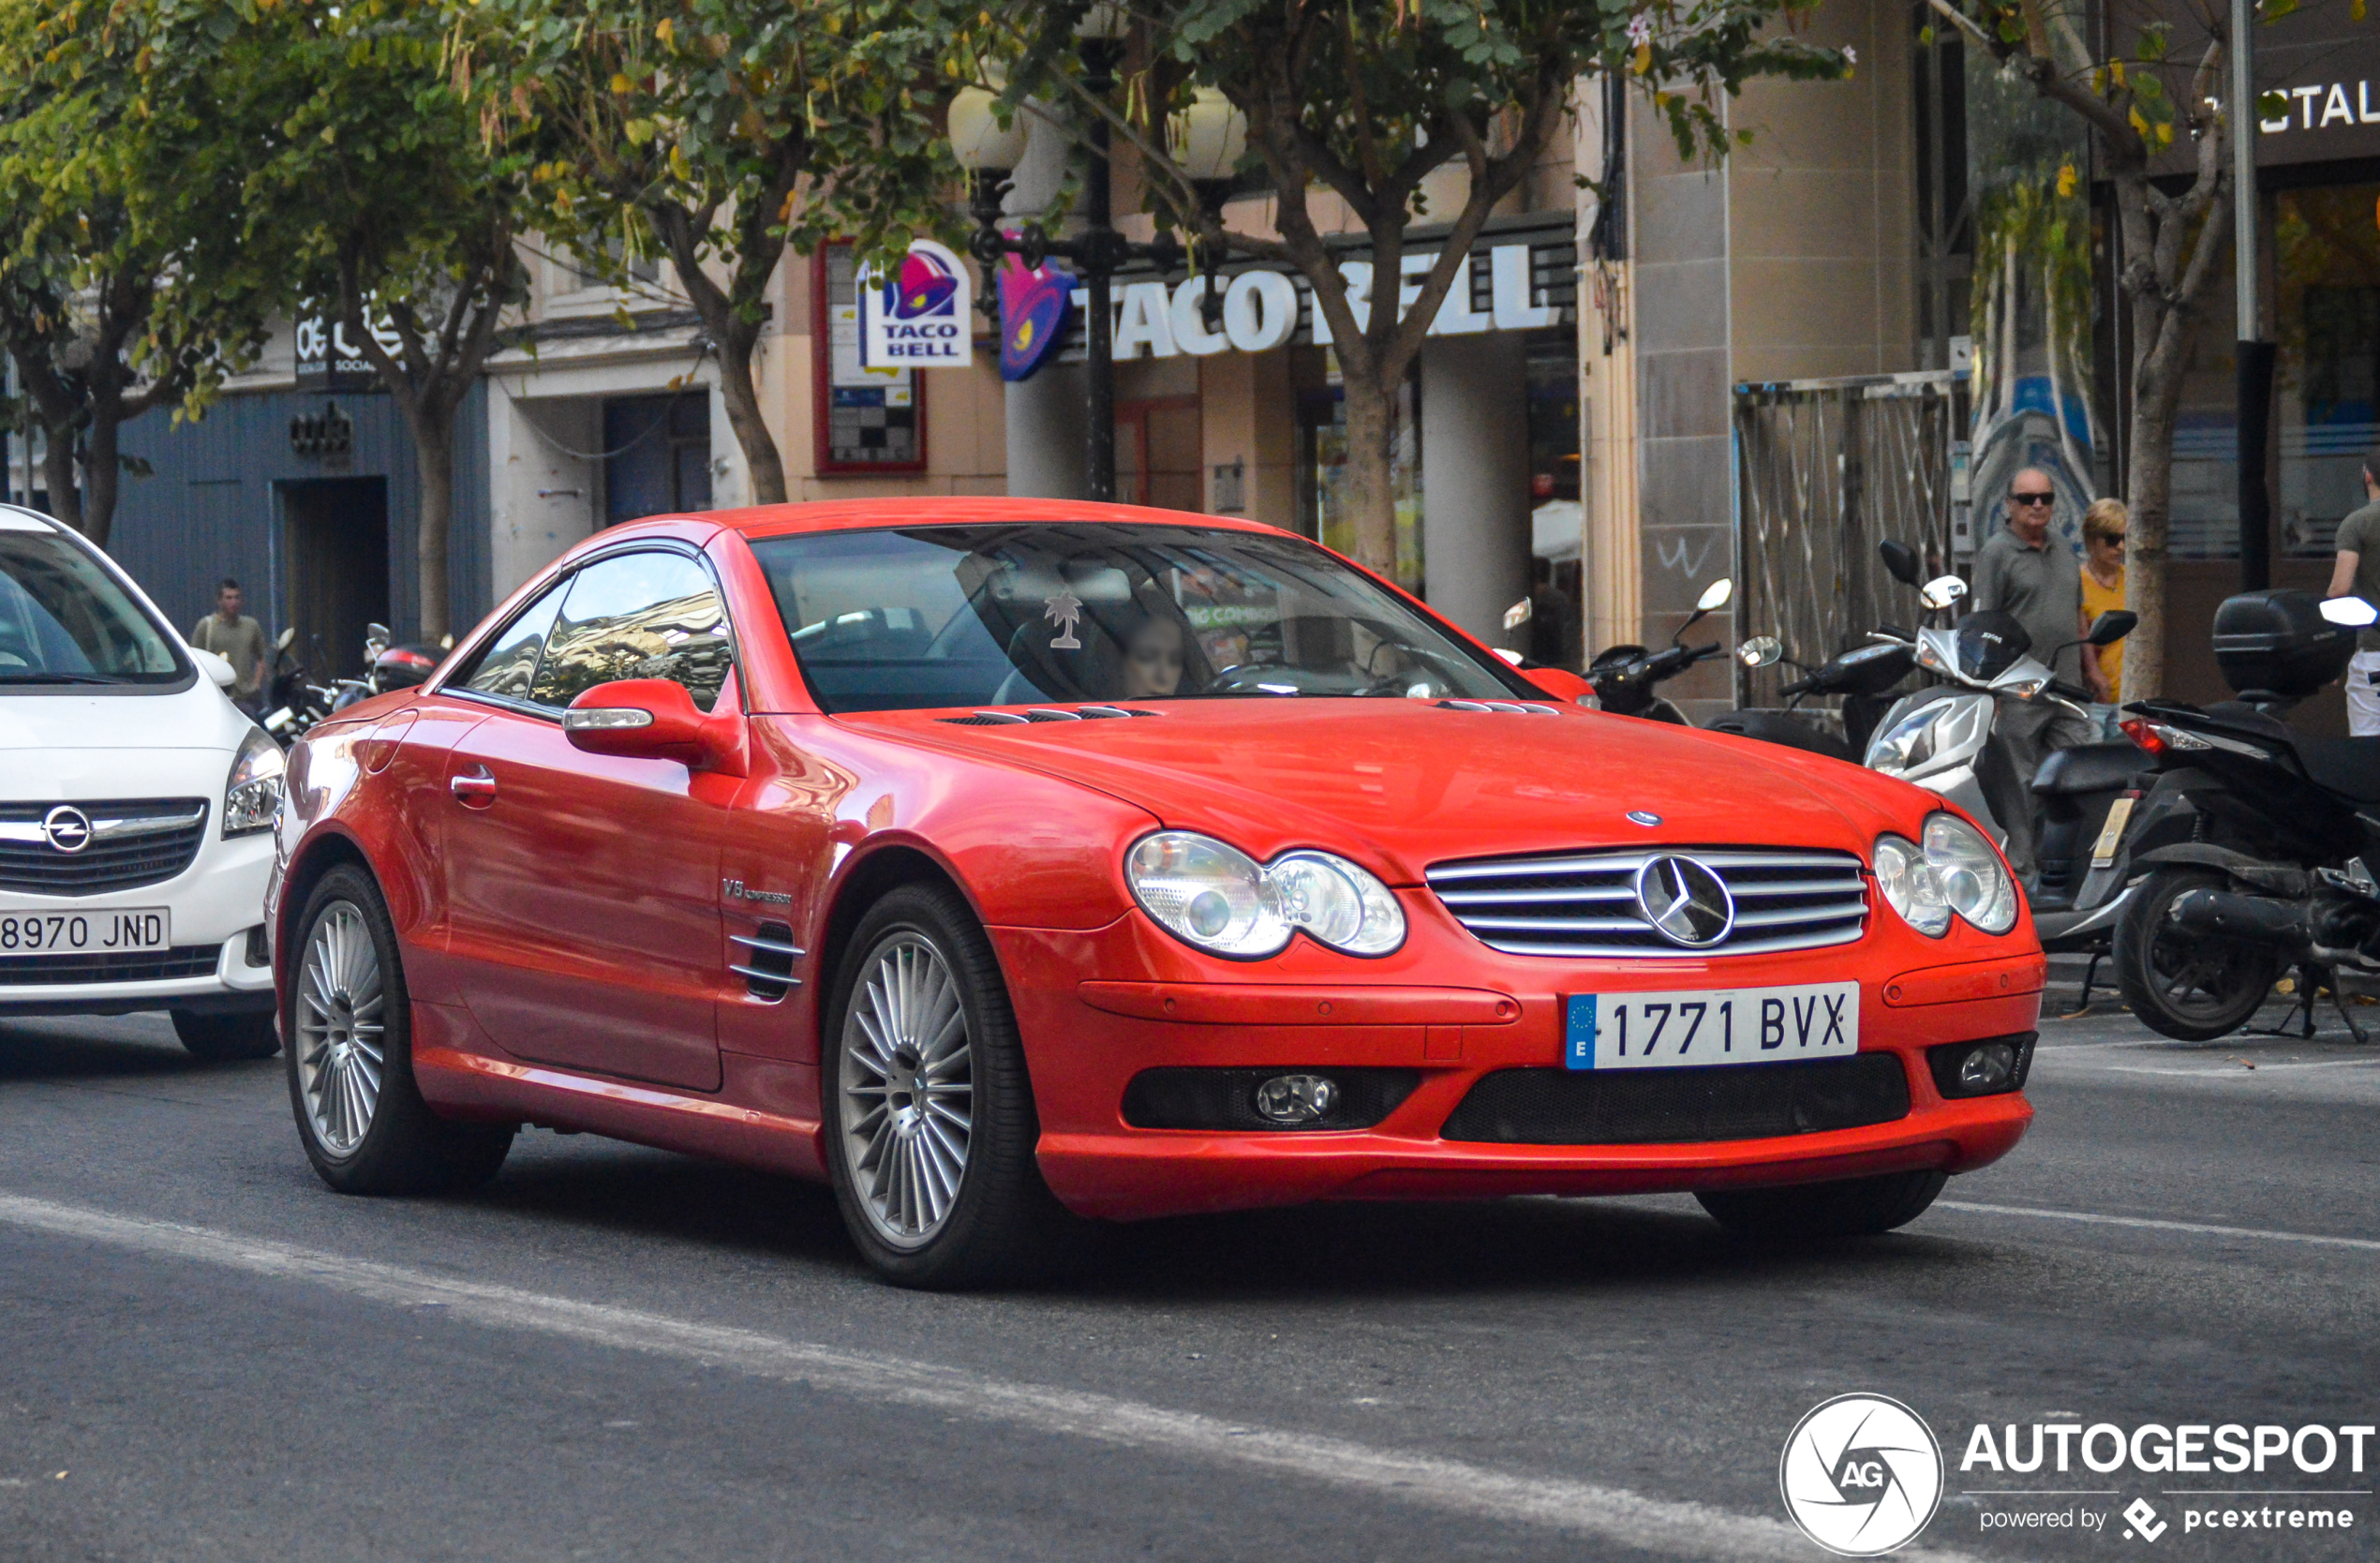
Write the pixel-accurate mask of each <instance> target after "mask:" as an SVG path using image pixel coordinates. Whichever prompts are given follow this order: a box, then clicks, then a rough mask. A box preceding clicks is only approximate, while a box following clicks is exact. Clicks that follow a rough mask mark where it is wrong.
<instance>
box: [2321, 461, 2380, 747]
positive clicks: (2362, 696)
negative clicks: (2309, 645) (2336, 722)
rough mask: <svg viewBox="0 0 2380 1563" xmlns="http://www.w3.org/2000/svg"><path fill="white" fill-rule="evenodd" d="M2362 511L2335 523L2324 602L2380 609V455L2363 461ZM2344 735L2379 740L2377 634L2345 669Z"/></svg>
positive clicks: (2366, 635) (2366, 634) (2367, 636)
mask: <svg viewBox="0 0 2380 1563" xmlns="http://www.w3.org/2000/svg"><path fill="white" fill-rule="evenodd" d="M2363 498H2364V504H2363V508H2361V509H2360V510H2357V511H2354V512H2351V513H2350V514H2348V516H2347V518H2346V519H2345V520H2344V521H2342V522H2340V523H2339V558H2338V561H2337V562H2336V563H2335V564H2333V565H2332V566H2331V568H2330V588H2329V589H2328V590H2327V591H2325V592H2324V593H2323V595H2324V596H2325V597H2360V598H2362V599H2363V600H2364V601H2365V602H2367V603H2372V604H2373V606H2375V607H2380V451H2373V453H2372V454H2370V455H2367V456H2365V457H2364V458H2363ZM2347 731H2348V732H2350V733H2352V734H2354V735H2355V736H2356V737H2358V738H2369V737H2375V736H2380V630H2365V631H2363V632H2362V633H2360V634H2359V635H2358V636H2357V637H2356V655H2355V661H2353V662H2349V663H2348V664H2347Z"/></svg>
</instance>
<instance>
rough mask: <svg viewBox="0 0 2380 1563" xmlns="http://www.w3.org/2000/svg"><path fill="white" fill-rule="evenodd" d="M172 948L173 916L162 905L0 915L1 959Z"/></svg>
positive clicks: (106, 953)
mask: <svg viewBox="0 0 2380 1563" xmlns="http://www.w3.org/2000/svg"><path fill="white" fill-rule="evenodd" d="M172 943H173V917H172V915H171V913H170V912H168V911H167V909H166V908H164V907H162V906H120V907H111V908H110V909H108V910H107V911H105V912H0V955H113V954H116V953H117V952H118V951H121V950H161V949H165V948H167V947H168V946H170V945H171V944H172Z"/></svg>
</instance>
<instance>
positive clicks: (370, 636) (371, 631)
mask: <svg viewBox="0 0 2380 1563" xmlns="http://www.w3.org/2000/svg"><path fill="white" fill-rule="evenodd" d="M391 633H392V632H391V631H390V629H389V627H388V626H387V625H385V624H366V625H364V639H365V640H377V641H379V642H380V643H381V644H382V645H384V646H385V645H386V644H388V641H389V639H390V637H391Z"/></svg>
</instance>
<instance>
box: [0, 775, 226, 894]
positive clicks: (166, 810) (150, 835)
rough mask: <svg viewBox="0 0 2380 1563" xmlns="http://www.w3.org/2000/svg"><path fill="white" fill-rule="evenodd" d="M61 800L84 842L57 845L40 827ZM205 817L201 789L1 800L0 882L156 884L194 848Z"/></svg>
mask: <svg viewBox="0 0 2380 1563" xmlns="http://www.w3.org/2000/svg"><path fill="white" fill-rule="evenodd" d="M60 808H64V809H66V810H68V811H72V812H73V813H74V814H75V815H76V816H77V817H78V819H79V820H80V821H81V827H82V829H81V834H82V837H83V838H84V839H85V844H83V845H82V847H81V848H80V849H78V850H76V851H73V852H65V851H61V850H60V849H59V848H58V847H57V846H56V845H55V844H53V843H52V840H51V838H50V834H49V832H47V831H46V830H45V829H44V828H43V825H42V822H43V820H45V819H46V818H48V817H49V816H50V814H51V813H52V812H53V811H57V810H58V809H60ZM206 822H207V802H206V799H204V798H202V797H172V798H140V799H133V800H118V801H111V802H102V803H82V802H76V803H70V804H65V805H59V804H52V803H0V890H22V891H26V892H29V893H31V894H34V895H42V896H96V895H102V894H105V893H106V892H108V891H111V890H131V889H137V888H139V887H140V886H143V885H158V884H162V883H163V882H165V881H166V880H169V879H171V878H172V877H173V876H174V875H176V874H178V873H180V872H181V871H183V870H185V869H186V868H188V867H189V866H190V862H191V860H192V859H193V858H195V857H197V856H198V855H199V844H200V842H201V840H203V839H204V837H205V835H206Z"/></svg>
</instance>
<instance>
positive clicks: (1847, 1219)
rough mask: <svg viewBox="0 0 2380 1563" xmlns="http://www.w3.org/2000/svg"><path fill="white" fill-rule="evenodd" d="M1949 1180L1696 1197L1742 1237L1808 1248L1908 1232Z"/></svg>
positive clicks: (1911, 1178) (1927, 1176) (1905, 1178)
mask: <svg viewBox="0 0 2380 1563" xmlns="http://www.w3.org/2000/svg"><path fill="white" fill-rule="evenodd" d="M1949 1181H1950V1179H1949V1175H1948V1174H1947V1173H1943V1172H1886V1173H1883V1174H1882V1175H1880V1176H1877V1177H1872V1178H1846V1179H1844V1180H1843V1181H1841V1182H1840V1183H1800V1184H1796V1185H1794V1186H1793V1187H1791V1188H1747V1189H1713V1190H1711V1191H1709V1192H1707V1193H1702V1194H1697V1195H1695V1196H1694V1198H1696V1199H1698V1200H1700V1201H1702V1205H1703V1209H1704V1210H1706V1211H1708V1212H1709V1213H1711V1218H1712V1219H1713V1220H1715V1221H1717V1222H1718V1224H1719V1225H1720V1226H1722V1227H1724V1228H1727V1229H1728V1230H1729V1231H1731V1232H1733V1233H1734V1234H1735V1235H1736V1236H1738V1237H1747V1238H1762V1239H1781V1240H1786V1241H1792V1242H1805V1243H1807V1242H1812V1241H1816V1240H1820V1239H1825V1238H1846V1237H1873V1236H1875V1235H1876V1234H1877V1233H1880V1232H1889V1231H1891V1230H1892V1229H1893V1228H1896V1227H1906V1226H1908V1225H1909V1224H1910V1223H1911V1222H1912V1221H1914V1220H1916V1219H1917V1218H1918V1217H1919V1216H1921V1215H1923V1214H1925V1213H1926V1206H1928V1205H1930V1204H1932V1203H1933V1202H1934V1197H1935V1196H1936V1195H1938V1194H1940V1193H1941V1191H1942V1184H1944V1183H1947V1182H1949Z"/></svg>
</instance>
